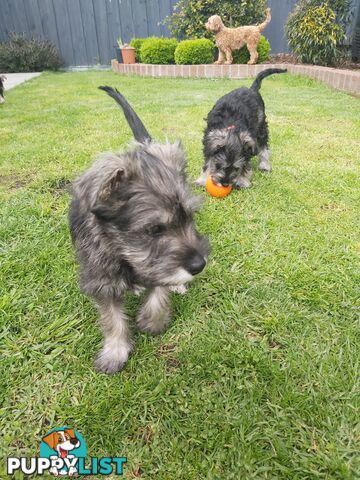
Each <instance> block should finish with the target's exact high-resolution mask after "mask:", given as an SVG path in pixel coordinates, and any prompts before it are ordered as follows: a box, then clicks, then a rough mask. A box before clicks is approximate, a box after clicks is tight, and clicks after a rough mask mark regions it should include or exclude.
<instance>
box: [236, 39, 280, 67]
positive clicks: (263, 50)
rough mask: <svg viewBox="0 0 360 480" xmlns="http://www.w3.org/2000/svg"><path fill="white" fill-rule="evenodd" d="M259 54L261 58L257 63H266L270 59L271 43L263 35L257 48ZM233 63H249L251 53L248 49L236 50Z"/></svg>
mask: <svg viewBox="0 0 360 480" xmlns="http://www.w3.org/2000/svg"><path fill="white" fill-rule="evenodd" d="M257 52H258V54H259V58H258V61H257V63H262V62H265V61H266V60H269V58H270V52H271V48H270V43H269V42H268V40H266V38H265V37H264V36H263V35H261V38H260V41H259V44H258V46H257ZM233 59H234V60H233V63H247V62H248V61H249V60H250V53H249V50H248V49H247V47H246V46H245V47H243V48H240V50H235V51H234V52H233Z"/></svg>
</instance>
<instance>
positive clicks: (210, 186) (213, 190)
mask: <svg viewBox="0 0 360 480" xmlns="http://www.w3.org/2000/svg"><path fill="white" fill-rule="evenodd" d="M205 186H206V191H207V192H208V193H209V194H210V195H211V196H212V197H217V198H223V197H226V195H229V193H230V192H231V190H232V186H231V185H228V186H227V187H224V186H223V185H217V184H216V183H214V182H213V180H212V178H211V176H210V175H209V176H208V177H207V179H206V184H205Z"/></svg>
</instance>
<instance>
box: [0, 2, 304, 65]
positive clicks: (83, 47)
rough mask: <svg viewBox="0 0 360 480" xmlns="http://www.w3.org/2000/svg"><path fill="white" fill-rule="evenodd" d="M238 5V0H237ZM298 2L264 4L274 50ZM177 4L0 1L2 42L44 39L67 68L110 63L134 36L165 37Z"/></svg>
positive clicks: (283, 46) (282, 46)
mask: <svg viewBox="0 0 360 480" xmlns="http://www.w3.org/2000/svg"><path fill="white" fill-rule="evenodd" d="M239 1H240V0H239ZM296 1H297V0H268V4H269V6H270V7H271V8H272V17H273V18H272V21H271V23H270V25H269V26H268V27H267V29H266V30H265V32H264V33H265V35H266V36H267V37H268V39H269V41H270V44H271V47H272V52H273V53H277V52H286V51H288V46H287V42H286V38H285V36H284V30H283V28H284V23H285V21H286V18H287V16H288V14H289V12H290V11H291V10H292V8H293V6H294V4H295V3H296ZM176 2H177V0H0V41H5V40H6V39H7V38H8V34H9V33H10V32H25V33H26V34H27V35H29V36H36V37H42V38H48V39H49V40H51V41H52V42H53V43H54V44H55V45H56V46H57V47H58V49H59V50H60V53H61V55H62V57H63V58H64V60H65V63H66V65H68V66H69V65H74V66H75V65H77V66H81V65H97V64H100V65H108V64H109V63H110V60H111V59H112V58H114V45H115V44H116V40H117V39H118V38H119V37H121V38H122V40H123V42H127V41H129V40H130V39H131V38H132V37H147V36H150V35H156V36H168V35H169V31H168V29H167V27H166V26H165V25H163V24H162V23H161V22H162V21H163V20H164V18H165V17H166V16H168V15H170V14H171V12H172V10H173V6H174V5H175V4H176Z"/></svg>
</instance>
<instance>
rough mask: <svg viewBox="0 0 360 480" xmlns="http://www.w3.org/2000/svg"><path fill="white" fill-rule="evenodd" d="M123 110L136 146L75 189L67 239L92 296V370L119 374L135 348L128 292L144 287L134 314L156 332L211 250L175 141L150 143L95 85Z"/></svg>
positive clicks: (127, 110)
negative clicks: (96, 336) (98, 338)
mask: <svg viewBox="0 0 360 480" xmlns="http://www.w3.org/2000/svg"><path fill="white" fill-rule="evenodd" d="M100 88H101V89H102V90H104V91H105V92H107V93H108V94H109V95H110V96H111V97H112V98H113V99H114V100H116V102H117V103H118V104H119V105H120V106H121V108H122V109H123V111H124V115H125V117H126V120H127V122H128V124H129V126H130V127H131V129H132V132H133V134H134V137H135V139H136V140H137V142H138V143H137V144H136V145H135V147H134V149H133V150H131V151H129V152H126V153H112V152H109V153H104V154H103V155H102V156H101V158H100V159H98V160H97V161H96V162H95V163H94V164H93V166H92V167H90V168H89V169H88V170H87V171H86V172H85V173H84V174H83V175H81V176H80V177H79V178H78V179H77V180H76V181H75V183H74V186H73V200H72V203H71V208H70V228H71V233H72V239H73V242H74V245H75V249H76V251H77V257H78V261H79V263H80V287H81V290H82V291H83V292H84V293H85V294H87V295H89V296H91V297H93V298H94V299H95V302H96V304H97V306H98V309H99V311H100V316H101V328H102V331H103V335H104V342H103V347H102V349H101V351H100V352H99V354H98V356H97V359H96V362H95V367H96V368H97V370H99V371H102V372H105V373H115V372H117V371H119V370H121V369H122V368H123V367H124V365H125V363H126V361H127V359H128V356H129V354H130V352H131V350H132V346H133V344H132V340H131V337H130V331H129V328H128V320H127V316H126V314H125V313H124V310H123V299H124V294H125V292H126V290H129V289H130V290H134V291H139V290H142V289H146V296H145V300H144V303H143V305H142V307H141V309H140V312H139V314H138V316H137V320H136V321H137V326H138V328H139V330H141V331H142V332H148V333H151V334H158V333H160V332H162V331H163V330H164V329H165V328H166V326H167V324H168V321H169V316H170V308H169V303H170V302H169V292H170V290H171V288H172V286H178V287H180V288H181V287H182V286H183V285H184V284H185V283H187V282H190V281H191V280H192V279H193V277H194V275H196V274H198V273H200V272H201V271H202V270H203V268H204V267H205V264H206V259H207V256H208V254H209V251H210V247H209V243H208V241H207V239H206V238H204V237H202V236H201V235H199V233H198V232H197V231H196V228H195V224H194V219H193V214H194V211H195V210H196V209H197V207H198V206H199V205H200V203H199V201H198V199H197V198H196V197H193V196H192V193H191V191H190V188H189V186H188V184H187V181H186V175H185V157H184V152H183V149H182V147H181V144H180V142H176V143H175V144H170V143H165V144H159V143H157V142H155V141H153V140H152V139H151V137H150V135H149V133H148V132H147V130H146V128H145V126H144V125H143V123H142V122H141V120H140V118H139V117H138V116H137V114H136V113H135V112H134V110H133V109H132V107H131V106H130V105H129V103H128V102H127V101H126V99H125V98H124V97H123V96H122V95H121V94H120V93H119V92H118V91H117V90H116V91H115V90H114V89H112V88H110V87H100Z"/></svg>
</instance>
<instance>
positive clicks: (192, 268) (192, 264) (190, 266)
mask: <svg viewBox="0 0 360 480" xmlns="http://www.w3.org/2000/svg"><path fill="white" fill-rule="evenodd" d="M205 265H206V262H205V259H204V258H203V257H202V256H201V255H199V254H196V255H194V256H193V257H191V258H189V260H188V261H187V262H186V270H187V271H188V272H189V273H191V275H197V274H198V273H200V272H201V271H202V270H204V267H205Z"/></svg>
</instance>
